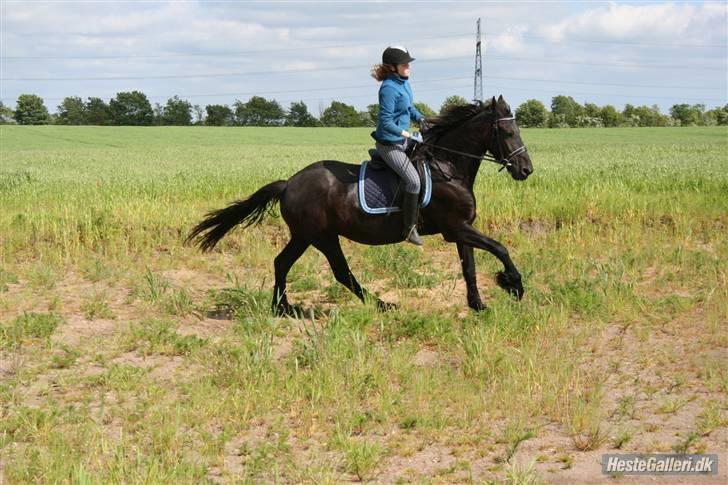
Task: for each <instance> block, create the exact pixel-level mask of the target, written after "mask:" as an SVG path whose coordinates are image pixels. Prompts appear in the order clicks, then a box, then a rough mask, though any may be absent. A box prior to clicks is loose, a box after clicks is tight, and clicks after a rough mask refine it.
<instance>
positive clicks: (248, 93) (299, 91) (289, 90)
mask: <svg viewBox="0 0 728 485" xmlns="http://www.w3.org/2000/svg"><path fill="white" fill-rule="evenodd" d="M462 79H470V77H469V76H458V77H445V78H437V79H425V80H421V81H417V85H420V84H429V83H437V82H443V81H457V80H462ZM375 86H376V85H375V84H374V83H373V82H371V83H369V84H356V85H350V86H328V87H324V88H307V89H286V90H276V91H247V92H237V93H203V94H151V95H147V98H171V97H173V96H181V97H184V98H205V97H224V96H256V95H263V94H268V95H270V94H289V93H308V92H314V91H336V90H339V89H359V88H374V87H375ZM418 91H419V89H418ZM369 95H370V94H366V95H365V96H369ZM67 97H70V96H64V97H61V98H45V97H44V98H43V99H44V100H45V101H59V100H63V99H66V98H67Z"/></svg>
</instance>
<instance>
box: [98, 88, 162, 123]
mask: <svg viewBox="0 0 728 485" xmlns="http://www.w3.org/2000/svg"><path fill="white" fill-rule="evenodd" d="M109 111H110V113H111V121H112V123H113V124H115V125H129V126H149V125H151V124H152V123H154V112H153V111H152V105H151V104H150V103H149V99H147V95H146V94H144V93H142V92H141V91H131V92H120V93H116V97H115V98H114V99H112V100H111V102H109Z"/></svg>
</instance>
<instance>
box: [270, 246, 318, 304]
mask: <svg viewBox="0 0 728 485" xmlns="http://www.w3.org/2000/svg"><path fill="white" fill-rule="evenodd" d="M308 246H309V244H308V243H307V242H306V241H304V240H303V239H300V238H296V236H293V237H292V238H291V240H290V241H288V244H286V247H285V248H283V251H281V252H280V254H278V256H276V259H275V261H274V263H273V266H274V267H275V272H276V283H275V287H274V288H273V304H272V308H273V313H274V314H276V315H291V316H298V315H297V314H298V313H300V311H298V310H297V309H296V307H294V306H293V305H291V304H290V303H288V297H287V296H286V277H287V276H288V271H290V269H291V266H293V263H295V262H296V261H297V260H298V258H300V257H301V255H302V254H303V253H304V252H305V251H306V249H307V248H308Z"/></svg>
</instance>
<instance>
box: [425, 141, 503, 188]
mask: <svg viewBox="0 0 728 485" xmlns="http://www.w3.org/2000/svg"><path fill="white" fill-rule="evenodd" d="M466 133H467V132H466ZM487 138H488V139H490V130H488V137H487ZM463 139H465V140H475V139H476V137H475V136H465V137H457V136H456V135H450V136H448V134H445V136H443V137H442V138H441V139H440V140H439V143H437V144H438V145H440V146H442V147H444V148H447V149H449V150H456V151H459V152H464V153H469V154H472V155H474V156H477V157H480V156H481V155H484V154H485V152H486V150H487V149H486V145H487V142H484V143H482V144H481V143H478V142H476V141H473V142H471V143H467V142H463ZM445 153H446V155H447V156H446V157H444V160H446V161H447V162H448V163H449V164H450V165H451V166H452V168H453V169H454V174H457V178H458V179H460V180H462V181H463V182H464V183H465V185H466V186H467V187H468V188H470V189H472V188H473V184H474V183H475V177H476V176H477V175H478V169H479V168H480V163H481V161H480V160H478V159H476V158H473V157H468V156H463V155H458V154H453V153H449V152H445Z"/></svg>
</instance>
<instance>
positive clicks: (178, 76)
mask: <svg viewBox="0 0 728 485" xmlns="http://www.w3.org/2000/svg"><path fill="white" fill-rule="evenodd" d="M470 58H471V57H470V56H454V57H449V58H438V59H423V60H420V61H418V63H420V64H421V63H426V64H429V63H438V62H450V61H454V60H459V59H470ZM488 59H493V60H499V61H513V62H546V63H564V64H576V65H579V64H587V65H601V66H610V65H617V66H620V65H621V66H624V67H640V68H658V69H668V68H670V69H706V70H715V69H720V68H712V67H698V66H666V65H651V64H643V65H637V64H634V65H632V64H626V63H622V64H616V63H589V62H582V61H571V60H565V59H536V58H509V57H502V56H501V57H499V56H490V57H488ZM368 67H370V65H364V64H359V65H350V66H336V67H319V68H301V69H280V70H277V71H247V72H229V73H213V74H170V75H159V76H107V77H64V78H33V77H28V78H1V79H0V81H132V80H145V79H200V78H217V77H241V76H253V75H265V74H278V73H296V72H321V71H336V70H341V69H359V68H368ZM721 70H722V69H721ZM532 80H533V81H550V80H548V79H532ZM559 82H564V83H569V82H573V81H559ZM581 84H583V83H581ZM587 84H590V83H587ZM593 84H605V83H593ZM613 85H615V86H640V87H666V88H669V87H677V88H686V89H693V88H695V86H659V85H636V84H613ZM701 89H720V88H701Z"/></svg>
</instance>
